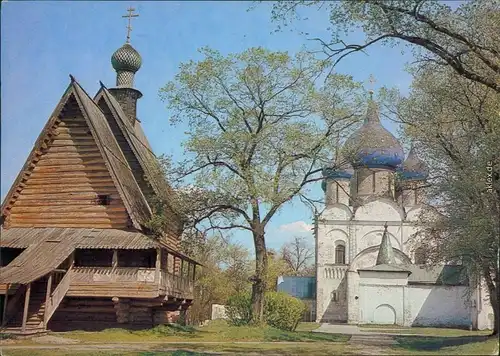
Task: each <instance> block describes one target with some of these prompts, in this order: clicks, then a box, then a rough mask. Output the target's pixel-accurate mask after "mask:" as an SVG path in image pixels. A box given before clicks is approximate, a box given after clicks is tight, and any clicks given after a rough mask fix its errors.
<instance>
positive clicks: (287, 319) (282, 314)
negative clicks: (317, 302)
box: [264, 292, 306, 331]
mask: <svg viewBox="0 0 500 356" xmlns="http://www.w3.org/2000/svg"><path fill="white" fill-rule="evenodd" d="M305 310H306V305H305V304H304V302H302V301H301V300H300V299H297V298H294V297H292V296H290V295H288V294H286V293H284V292H268V293H266V307H265V309H264V318H265V320H266V323H267V324H268V325H270V326H273V327H275V328H277V329H281V330H288V331H294V330H295V328H296V327H297V325H298V324H299V321H300V319H301V318H302V315H303V314H304V312H305Z"/></svg>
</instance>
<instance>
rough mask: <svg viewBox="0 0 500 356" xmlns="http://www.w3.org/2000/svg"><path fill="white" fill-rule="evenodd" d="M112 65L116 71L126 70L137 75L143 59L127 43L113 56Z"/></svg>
mask: <svg viewBox="0 0 500 356" xmlns="http://www.w3.org/2000/svg"><path fill="white" fill-rule="evenodd" d="M111 64H112V65H113V68H114V69H115V70H116V71H118V70H126V71H130V72H133V73H135V72H137V71H138V70H139V69H140V68H141V64H142V58H141V55H140V54H139V52H137V51H136V50H135V49H134V47H132V46H131V45H130V44H129V43H125V44H124V45H123V46H121V47H120V48H118V49H117V50H116V51H115V53H113V55H112V56H111Z"/></svg>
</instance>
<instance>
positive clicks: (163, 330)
mask: <svg viewBox="0 0 500 356" xmlns="http://www.w3.org/2000/svg"><path fill="white" fill-rule="evenodd" d="M312 324H314V325H312ZM317 327H318V324H315V323H304V325H299V327H298V328H297V331H294V332H293V331H283V330H278V329H275V328H272V327H263V328H258V327H251V326H230V325H228V324H227V322H225V321H223V320H215V321H213V322H211V323H210V324H208V325H207V326H204V327H199V328H193V327H181V326H179V325H168V326H158V327H156V328H153V329H149V330H144V331H129V330H125V329H106V330H104V331H100V332H85V331H71V332H65V333H52V335H54V336H61V337H67V338H71V339H76V340H80V341H83V342H108V341H109V340H113V342H161V341H171V342H183V341H210V342H226V341H301V342H302V341H323V342H345V341H347V340H349V338H350V336H348V335H341V334H323V333H312V332H310V331H311V330H314V329H316V328H317Z"/></svg>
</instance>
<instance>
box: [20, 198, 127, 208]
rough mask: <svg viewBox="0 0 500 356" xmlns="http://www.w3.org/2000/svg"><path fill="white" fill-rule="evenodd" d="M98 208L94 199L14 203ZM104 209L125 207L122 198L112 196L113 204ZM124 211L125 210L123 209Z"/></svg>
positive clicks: (33, 205) (34, 205) (32, 205)
mask: <svg viewBox="0 0 500 356" xmlns="http://www.w3.org/2000/svg"><path fill="white" fill-rule="evenodd" d="M82 205H83V206H97V205H96V204H95V201H94V200H92V199H80V200H76V199H72V198H71V197H70V198H69V199H66V200H55V199H54V200H42V201H40V200H32V199H25V200H17V201H16V202H15V203H14V207H43V206H48V207H49V206H60V207H66V206H82ZM102 206H103V207H110V208H111V207H113V208H115V207H123V202H122V201H121V199H120V197H117V196H115V198H113V195H112V196H111V202H110V204H109V205H102ZM123 209H125V208H124V207H123Z"/></svg>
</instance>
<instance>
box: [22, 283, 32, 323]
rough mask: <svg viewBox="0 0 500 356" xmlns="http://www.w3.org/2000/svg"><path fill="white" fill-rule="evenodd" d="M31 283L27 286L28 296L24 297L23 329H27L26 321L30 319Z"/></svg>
mask: <svg viewBox="0 0 500 356" xmlns="http://www.w3.org/2000/svg"><path fill="white" fill-rule="evenodd" d="M30 294H31V283H28V286H27V287H26V296H25V298H24V311H23V326H22V329H21V330H22V331H23V332H24V331H26V321H27V320H28V307H29V305H30Z"/></svg>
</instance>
